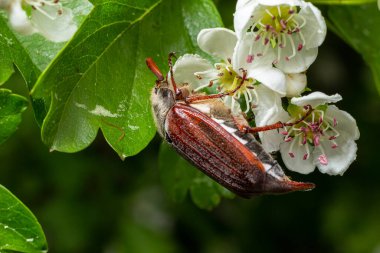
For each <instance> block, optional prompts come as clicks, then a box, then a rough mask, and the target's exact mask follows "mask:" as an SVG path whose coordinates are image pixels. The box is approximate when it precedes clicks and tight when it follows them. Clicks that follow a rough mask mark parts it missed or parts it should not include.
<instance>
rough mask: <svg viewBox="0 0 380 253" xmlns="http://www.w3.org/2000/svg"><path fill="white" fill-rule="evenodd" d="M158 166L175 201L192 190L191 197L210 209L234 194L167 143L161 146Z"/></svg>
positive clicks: (199, 204)
mask: <svg viewBox="0 0 380 253" xmlns="http://www.w3.org/2000/svg"><path fill="white" fill-rule="evenodd" d="M158 166H159V170H160V178H161V181H162V184H163V186H164V188H165V190H166V191H167V192H168V194H169V196H170V198H171V199H172V200H173V201H176V202H182V201H183V200H184V199H185V197H186V195H187V192H188V191H190V194H191V198H192V200H193V202H194V203H195V204H196V205H197V206H198V207H200V208H202V209H207V210H210V209H212V208H213V207H215V206H217V205H218V204H219V203H220V200H221V198H222V197H225V198H233V196H234V194H233V193H231V192H230V191H229V190H227V189H226V188H224V187H223V186H221V185H219V184H218V183H216V182H215V181H213V180H212V179H211V178H209V177H208V176H206V175H205V174H203V173H202V172H201V171H199V170H198V169H197V168H195V167H194V166H192V165H191V164H190V163H188V162H187V161H186V160H185V159H183V158H182V157H180V156H179V155H178V154H177V153H176V152H175V150H174V149H172V148H171V147H169V145H167V144H166V143H163V144H162V145H161V147H160V153H159V165H158Z"/></svg>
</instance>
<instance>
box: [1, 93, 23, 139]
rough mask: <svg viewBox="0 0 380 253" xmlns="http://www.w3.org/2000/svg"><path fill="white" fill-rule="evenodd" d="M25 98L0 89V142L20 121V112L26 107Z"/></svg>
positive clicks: (14, 129) (13, 130)
mask: <svg viewBox="0 0 380 253" xmlns="http://www.w3.org/2000/svg"><path fill="white" fill-rule="evenodd" d="M27 106H28V100H26V98H24V97H22V96H19V95H16V94H12V92H11V91H10V90H6V89H0V144H2V143H3V142H4V141H5V140H6V139H7V138H8V137H9V136H10V135H11V134H12V133H13V132H15V131H16V129H17V126H18V125H19V124H20V122H21V113H22V112H23V111H24V110H25V109H26V108H27Z"/></svg>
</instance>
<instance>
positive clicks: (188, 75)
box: [173, 54, 217, 90]
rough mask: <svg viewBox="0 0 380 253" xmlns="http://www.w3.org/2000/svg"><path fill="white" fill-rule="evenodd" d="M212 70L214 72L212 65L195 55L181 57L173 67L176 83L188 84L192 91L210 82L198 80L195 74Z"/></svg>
mask: <svg viewBox="0 0 380 253" xmlns="http://www.w3.org/2000/svg"><path fill="white" fill-rule="evenodd" d="M210 70H214V68H213V66H212V65H211V63H209V62H208V61H207V60H205V59H203V58H202V57H200V56H199V55H195V54H185V55H183V56H181V57H179V58H178V60H177V61H176V62H175V64H174V66H173V74H174V78H175V81H176V83H177V84H178V85H181V84H185V83H187V84H189V85H190V88H191V89H192V90H193V89H196V88H198V87H199V86H201V85H202V84H205V82H206V83H208V82H209V80H206V79H201V80H200V79H198V78H197V77H196V76H195V74H194V73H195V72H203V71H210ZM215 72H216V74H215V75H217V71H216V70H215Z"/></svg>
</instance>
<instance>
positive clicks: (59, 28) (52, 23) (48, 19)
mask: <svg viewBox="0 0 380 253" xmlns="http://www.w3.org/2000/svg"><path fill="white" fill-rule="evenodd" d="M23 4H24V5H25V6H26V7H28V6H29V8H30V12H31V15H30V17H28V15H27V11H25V10H24V9H23ZM0 8H3V9H6V10H7V11H8V13H9V23H10V25H11V27H12V28H13V29H14V30H15V31H17V32H19V33H20V34H23V35H29V34H32V33H40V34H41V35H43V36H44V37H45V38H47V39H48V40H51V41H54V42H63V41H67V40H69V39H70V38H71V37H72V36H73V34H74V33H75V32H76V30H77V26H76V24H75V23H74V21H73V14H72V11H71V9H69V8H65V7H62V4H61V3H60V2H59V0H0Z"/></svg>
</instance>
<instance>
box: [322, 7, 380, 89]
mask: <svg viewBox="0 0 380 253" xmlns="http://www.w3.org/2000/svg"><path fill="white" fill-rule="evenodd" d="M328 17H329V19H331V25H332V28H333V30H334V31H335V32H336V33H337V34H338V35H339V36H340V37H341V38H342V39H343V40H344V41H346V42H347V43H348V44H349V45H351V46H352V47H353V48H354V49H355V50H356V51H357V52H358V53H359V54H360V55H361V56H362V57H363V58H364V60H365V61H366V63H367V64H368V65H369V67H370V68H371V70H372V74H373V77H374V79H375V83H376V87H377V90H378V92H379V93H380V26H379V24H380V13H379V9H378V8H377V5H376V4H367V5H360V6H339V7H338V6H333V7H331V6H330V7H329V11H328Z"/></svg>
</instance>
